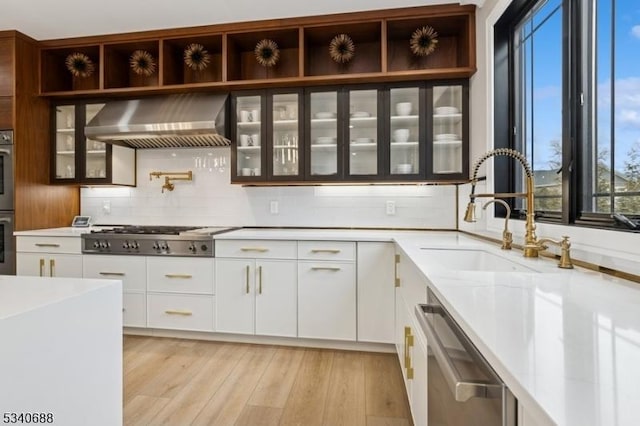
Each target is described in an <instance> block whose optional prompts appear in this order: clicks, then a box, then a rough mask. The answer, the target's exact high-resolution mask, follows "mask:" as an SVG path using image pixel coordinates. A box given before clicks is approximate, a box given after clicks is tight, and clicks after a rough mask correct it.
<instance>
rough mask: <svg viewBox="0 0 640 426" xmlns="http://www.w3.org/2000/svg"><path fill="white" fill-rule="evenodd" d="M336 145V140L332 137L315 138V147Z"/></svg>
mask: <svg viewBox="0 0 640 426" xmlns="http://www.w3.org/2000/svg"><path fill="white" fill-rule="evenodd" d="M335 143H336V138H334V137H332V136H320V137H318V138H316V141H315V145H331V144H335Z"/></svg>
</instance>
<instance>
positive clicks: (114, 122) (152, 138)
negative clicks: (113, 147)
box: [85, 93, 230, 148]
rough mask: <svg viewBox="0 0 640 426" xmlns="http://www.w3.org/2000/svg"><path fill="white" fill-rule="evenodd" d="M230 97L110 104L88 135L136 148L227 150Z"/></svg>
mask: <svg viewBox="0 0 640 426" xmlns="http://www.w3.org/2000/svg"><path fill="white" fill-rule="evenodd" d="M227 97H228V96H227V95H220V94H216V95H212V94H192V93H190V94H181V95H168V96H159V97H150V98H144V99H135V100H128V101H112V102H107V104H106V105H105V106H104V108H102V109H101V110H100V112H98V114H97V115H96V116H95V117H94V118H93V119H92V120H91V121H90V122H89V123H88V124H87V126H86V127H85V135H86V136H87V138H89V139H92V140H97V141H101V142H109V143H114V144H120V145H127V146H131V147H134V148H170V147H207V146H227V145H229V144H230V141H229V139H227V138H226V137H225V122H226V121H225V120H226V109H227Z"/></svg>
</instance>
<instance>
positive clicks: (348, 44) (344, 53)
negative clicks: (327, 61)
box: [329, 34, 356, 64]
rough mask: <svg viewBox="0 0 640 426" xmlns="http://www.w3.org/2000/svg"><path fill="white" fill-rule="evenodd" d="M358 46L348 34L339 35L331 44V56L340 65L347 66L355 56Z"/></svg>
mask: <svg viewBox="0 0 640 426" xmlns="http://www.w3.org/2000/svg"><path fill="white" fill-rule="evenodd" d="M355 50H356V46H355V44H354V43H353V40H352V39H351V37H349V36H348V35H347V34H338V35H337V36H335V37H334V38H333V39H332V40H331V43H329V55H330V56H331V59H333V60H334V61H335V62H337V63H339V64H346V63H347V62H349V61H350V60H352V59H353V57H354V56H355Z"/></svg>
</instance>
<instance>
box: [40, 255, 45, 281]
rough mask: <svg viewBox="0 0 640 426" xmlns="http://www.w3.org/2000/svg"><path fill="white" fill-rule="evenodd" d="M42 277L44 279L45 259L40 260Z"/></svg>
mask: <svg viewBox="0 0 640 426" xmlns="http://www.w3.org/2000/svg"><path fill="white" fill-rule="evenodd" d="M40 276H41V277H44V259H40Z"/></svg>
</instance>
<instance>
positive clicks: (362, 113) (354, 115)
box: [351, 111, 371, 118]
mask: <svg viewBox="0 0 640 426" xmlns="http://www.w3.org/2000/svg"><path fill="white" fill-rule="evenodd" d="M351 117H352V118H366V117H371V113H368V112H366V111H356V112H352V113H351Z"/></svg>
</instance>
